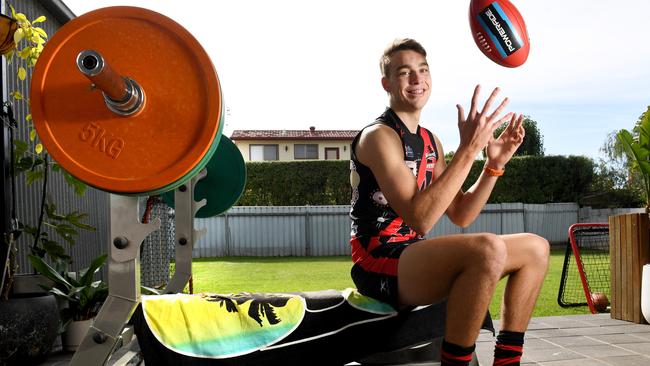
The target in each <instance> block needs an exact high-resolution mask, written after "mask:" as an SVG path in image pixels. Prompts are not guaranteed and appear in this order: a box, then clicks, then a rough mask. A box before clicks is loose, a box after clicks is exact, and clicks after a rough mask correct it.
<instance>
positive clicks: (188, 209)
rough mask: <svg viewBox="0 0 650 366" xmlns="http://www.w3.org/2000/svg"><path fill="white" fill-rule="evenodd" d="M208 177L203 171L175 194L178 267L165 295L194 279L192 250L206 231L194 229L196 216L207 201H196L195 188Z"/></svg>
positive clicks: (181, 289)
mask: <svg viewBox="0 0 650 366" xmlns="http://www.w3.org/2000/svg"><path fill="white" fill-rule="evenodd" d="M206 175H207V171H206V169H203V170H201V172H200V173H199V174H197V175H196V176H194V177H193V178H192V179H190V181H189V182H188V183H187V184H184V185H182V186H180V187H178V188H177V189H176V191H175V192H174V212H175V215H174V225H175V227H176V233H175V235H174V243H175V256H176V266H175V270H174V275H173V276H172V279H171V280H170V281H169V284H168V285H167V288H165V293H179V292H181V291H183V289H184V288H185V285H187V282H188V281H189V280H190V277H192V250H193V249H194V243H196V242H197V241H198V240H199V239H200V238H202V237H203V236H204V235H205V233H206V231H207V230H206V229H202V230H195V229H194V215H195V214H196V212H197V211H198V210H199V209H201V207H203V206H205V205H206V200H205V199H202V200H201V201H199V202H196V201H194V188H195V187H196V183H197V182H198V181H199V180H201V179H203V178H204V177H205V176H206Z"/></svg>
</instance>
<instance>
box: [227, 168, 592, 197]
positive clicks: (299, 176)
mask: <svg viewBox="0 0 650 366" xmlns="http://www.w3.org/2000/svg"><path fill="white" fill-rule="evenodd" d="M483 164H484V161H482V160H477V161H475V162H474V164H473V166H472V169H471V171H470V174H469V176H468V179H467V181H466V182H465V184H464V186H463V189H468V188H469V187H470V186H471V185H472V184H473V183H474V182H475V181H476V178H477V177H478V175H479V174H480V172H481V170H482V168H483ZM246 169H247V182H246V188H245V190H244V194H243V195H242V197H241V199H240V200H239V202H238V205H242V206H285V205H286V206H302V205H347V204H349V203H350V178H349V177H350V163H349V161H347V160H343V161H292V162H255V163H246ZM593 179H594V163H593V161H592V160H591V159H589V158H586V157H583V156H568V157H566V156H523V157H514V158H513V159H512V160H511V161H510V163H508V166H507V167H506V174H505V175H504V176H503V177H501V178H499V180H498V182H497V184H496V186H495V187H494V191H493V192H492V196H491V197H490V201H489V203H499V202H522V203H549V202H579V201H580V199H581V198H582V197H584V196H586V195H587V194H588V192H589V188H590V186H591V183H592V181H593Z"/></svg>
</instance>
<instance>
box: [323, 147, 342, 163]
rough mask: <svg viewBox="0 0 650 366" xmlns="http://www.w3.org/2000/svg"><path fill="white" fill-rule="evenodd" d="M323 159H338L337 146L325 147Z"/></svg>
mask: <svg viewBox="0 0 650 366" xmlns="http://www.w3.org/2000/svg"><path fill="white" fill-rule="evenodd" d="M325 160H339V148H338V147H326V148H325Z"/></svg>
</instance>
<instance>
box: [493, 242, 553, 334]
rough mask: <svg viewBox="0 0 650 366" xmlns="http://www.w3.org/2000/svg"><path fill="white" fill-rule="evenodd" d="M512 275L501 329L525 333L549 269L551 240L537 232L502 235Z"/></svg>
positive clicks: (507, 265) (504, 300)
mask: <svg viewBox="0 0 650 366" xmlns="http://www.w3.org/2000/svg"><path fill="white" fill-rule="evenodd" d="M500 237H501V238H502V239H503V241H504V242H505V243H506V248H507V251H508V258H507V261H506V265H505V268H504V275H509V277H508V282H507V284H506V290H505V293H504V295H503V303H502V305H501V329H505V330H509V331H513V332H524V331H526V328H527V327H528V322H529V321H530V317H531V315H532V313H533V309H534V307H535V303H536V301H537V297H538V296H539V291H540V289H541V288H542V283H543V282H544V277H545V276H546V271H547V269H548V261H549V259H548V258H549V244H548V241H547V240H546V239H544V238H542V237H540V236H537V235H534V234H512V235H501V236H500Z"/></svg>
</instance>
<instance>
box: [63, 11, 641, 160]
mask: <svg viewBox="0 0 650 366" xmlns="http://www.w3.org/2000/svg"><path fill="white" fill-rule="evenodd" d="M64 2H65V3H66V4H67V5H68V6H69V7H70V8H71V9H72V11H73V12H75V14H77V15H82V14H83V13H86V12H88V11H91V10H93V9H96V8H101V7H105V6H114V5H131V6H139V7H144V8H148V9H151V10H155V11H157V12H160V13H162V14H164V15H166V16H168V17H170V18H172V19H174V20H175V21H177V22H178V23H180V24H181V25H183V26H184V27H185V28H187V29H188V30H189V31H190V32H191V33H192V34H193V35H194V36H195V37H196V38H197V39H198V40H199V42H200V43H201V44H202V45H203V47H204V48H205V49H206V50H207V52H208V54H209V55H210V57H211V58H212V61H213V63H214V65H215V67H216V69H217V72H218V74H219V78H220V81H221V86H222V89H223V93H224V99H225V102H226V106H227V108H228V109H229V115H228V117H227V124H226V127H225V129H224V133H225V134H226V135H230V133H232V131H233V130H235V129H308V128H309V126H316V128H317V129H360V128H362V127H363V126H365V125H366V124H368V123H369V122H371V121H372V120H374V118H375V117H377V116H378V115H379V114H380V113H381V112H382V111H383V109H384V107H385V106H386V103H387V98H386V94H385V92H384V91H383V90H382V88H381V85H380V74H379V69H378V66H377V64H378V59H379V56H380V54H381V52H382V50H383V49H384V47H385V46H386V45H387V44H388V43H389V42H390V41H392V40H393V39H394V38H401V37H410V38H415V39H417V40H418V41H420V42H421V43H422V44H423V45H424V46H425V48H427V51H428V53H429V64H430V65H431V73H432V79H433V89H434V90H433V93H432V96H431V99H430V100H429V104H428V106H427V107H426V109H425V112H424V113H423V116H422V121H421V124H422V125H423V126H425V127H427V128H429V129H431V130H432V131H433V132H434V133H436V134H437V135H438V136H439V137H440V139H441V141H442V143H443V145H444V147H445V150H446V151H449V150H456V147H457V145H458V141H459V138H458V131H457V127H456V109H455V105H456V103H461V104H463V105H465V106H466V107H467V108H468V107H469V100H470V97H471V93H472V90H473V87H474V85H476V84H477V83H480V84H481V85H483V87H484V90H487V88H493V87H495V86H499V87H501V89H502V90H503V92H502V94H503V95H504V96H506V95H507V96H509V97H510V99H511V103H510V106H509V109H510V110H512V111H515V112H519V113H524V114H527V115H530V116H531V118H532V119H534V120H536V121H537V122H538V125H539V128H540V130H541V132H542V134H543V135H544V145H545V149H546V154H548V155H586V156H590V157H593V158H597V157H599V155H600V154H599V151H598V150H599V147H600V146H601V145H602V144H603V142H604V141H605V138H606V135H607V134H608V133H609V132H611V131H614V130H618V129H621V128H628V129H630V128H632V127H633V125H634V122H635V121H636V120H637V118H638V116H639V115H640V114H641V113H642V112H643V111H645V109H646V107H647V106H648V105H650V47H649V46H648V43H649V42H648V36H650V30H649V29H648V14H650V1H647V0H621V1H618V2H611V1H605V0H570V1H560V0H544V1H533V0H515V1H513V4H514V5H515V6H516V7H517V8H518V9H519V11H520V12H521V13H522V15H523V17H524V19H525V21H526V24H527V28H528V33H529V35H530V42H531V51H530V56H529V58H528V61H527V62H526V63H525V64H524V65H523V66H521V67H519V68H516V69H508V68H504V67H501V66H499V65H497V64H495V63H493V62H492V61H490V60H489V59H487V58H486V57H485V56H483V54H481V53H480V51H479V50H478V48H477V47H476V45H475V44H474V41H473V40H472V37H471V33H470V28H469V22H468V16H467V11H468V5H469V1H460V0H454V1H444V2H443V1H435V0H428V1H424V0H392V1H388V0H328V1H318V0H307V1H305V0H273V1H268V0H266V1H265V0H237V1H232V0H230V1H209V0H186V1H168V0H155V1H154V0H147V1H145V0H130V1H128V0H123V1H120V0H105V1H99V0H97V1H93V0H64Z"/></svg>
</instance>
